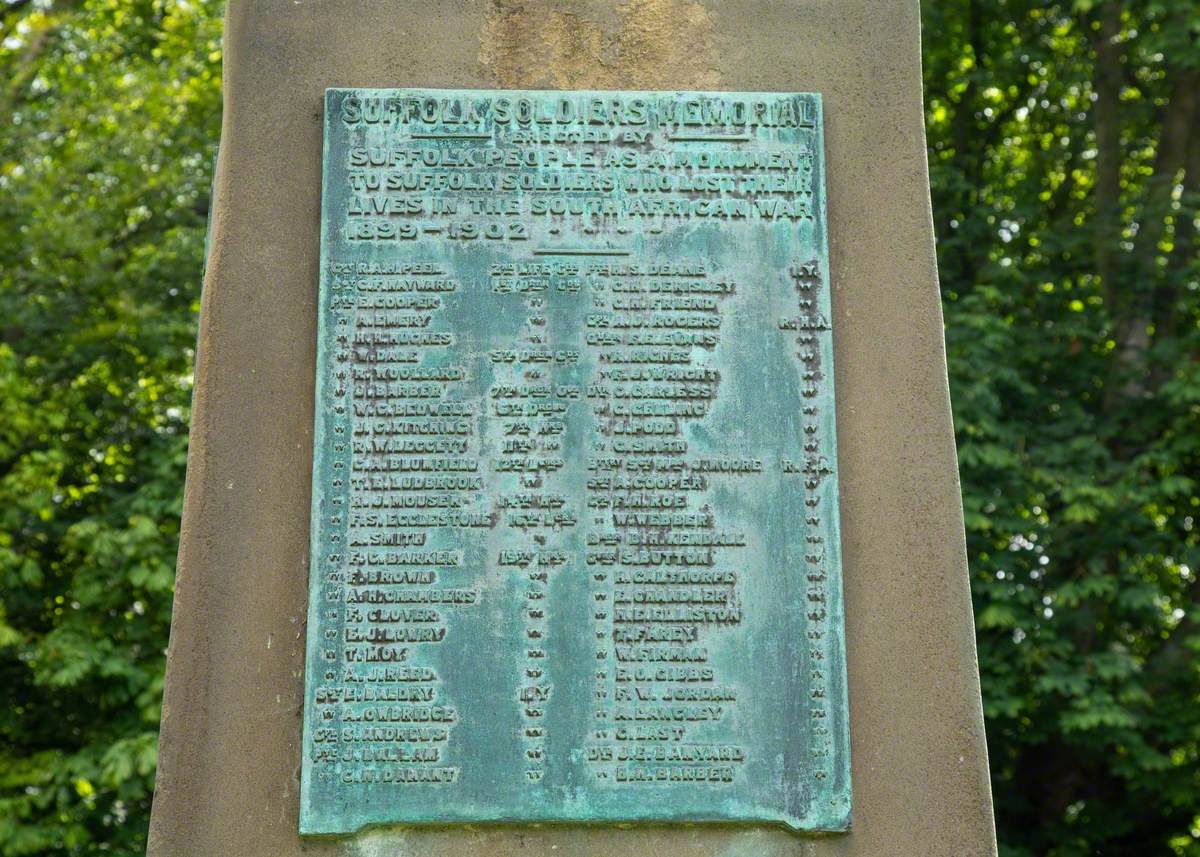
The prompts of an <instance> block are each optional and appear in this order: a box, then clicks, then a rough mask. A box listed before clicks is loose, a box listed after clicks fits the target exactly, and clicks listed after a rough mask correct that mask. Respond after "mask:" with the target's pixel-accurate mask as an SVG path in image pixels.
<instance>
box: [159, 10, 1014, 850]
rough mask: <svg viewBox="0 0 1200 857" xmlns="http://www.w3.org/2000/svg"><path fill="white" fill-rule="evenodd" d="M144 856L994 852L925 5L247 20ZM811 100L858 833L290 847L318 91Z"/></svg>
mask: <svg viewBox="0 0 1200 857" xmlns="http://www.w3.org/2000/svg"><path fill="white" fill-rule="evenodd" d="M228 20H229V24H228V28H227V32H226V57H227V64H226V113H225V119H224V122H225V127H224V134H223V143H222V147H221V155H220V163H219V169H218V178H217V185H216V197H215V200H214V203H215V208H214V219H213V242H212V254H211V258H210V264H209V270H208V273H207V278H206V283H205V292H204V298H203V302H204V306H203V314H202V323H201V333H200V340H199V353H198V366H197V388H196V402H195V405H196V407H195V413H194V423H193V445H192V451H191V459H190V466H189V475H188V488H187V495H186V500H185V511H184V529H183V537H182V544H181V552H180V568H179V579H178V586H177V595H176V613H175V621H174V626H173V630H172V642H171V652H170V654H171V665H170V668H169V674H168V682H167V692H166V699H165V711H164V724H163V741H162V748H161V757H160V773H159V782H158V790H157V795H156V801H155V810H154V817H153V821H152V830H151V846H150V853H151V854H152V855H156V856H157V857H177V855H228V854H264V855H265V854H269V855H272V857H289V855H299V854H302V853H303V854H330V855H347V857H348V856H349V855H385V854H386V855H422V857H425V855H433V857H437V855H463V854H498V855H504V854H520V853H534V854H556V855H557V854H564V855H585V854H597V855H599V854H604V855H613V857H632V855H649V854H658V853H662V854H671V855H688V857H691V855H694V857H701V855H705V856H706V857H707V855H729V857H741V856H742V855H747V857H751V855H752V857H772V855H785V854H811V855H818V854H828V855H833V854H839V855H862V857H867V855H870V857H878V855H896V856H897V857H909V855H914V854H920V855H945V857H951V855H953V857H959V855H989V854H993V853H994V840H993V836H992V829H991V805H990V796H989V792H988V782H987V770H986V752H985V749H984V741H983V731H982V717H981V712H980V707H979V697H978V681H977V677H976V670H975V661H974V643H973V632H972V627H971V616H970V601H969V597H968V590H967V578H966V568H965V550H964V544H963V537H962V522H961V509H960V501H959V496H958V482H957V478H956V467H955V456H954V446H953V434H952V431H951V424H950V411H949V401H948V394H947V389H946V376H945V362H944V361H945V358H944V351H943V346H942V331H941V314H940V308H939V302H938V292H937V286H936V271H935V267H934V256H933V243H932V228H931V219H930V216H929V210H928V192H927V176H926V171H925V151H924V138H923V129H922V113H921V90H920V68H919V52H918V21H919V18H918V15H917V7H916V3H915V2H897V3H889V4H880V3H875V2H871V0H803V2H787V3H784V2H748V1H747V2H741V1H740V0H739V2H724V3H718V2H715V0H706V2H688V1H687V0H643V2H629V3H620V4H612V3H608V2H598V0H595V2H591V1H590V0H576V2H570V3H560V2H551V0H540V1H539V0H528V2H494V3H482V2H479V3H476V2H464V1H463V0H457V2H446V3H437V4H431V3H410V2H404V3H396V2H383V0H353V2H351V0H329V2H325V3H321V4H309V3H303V2H301V3H296V2H292V0H256V2H254V3H250V2H239V0H232V2H231V3H230V7H229V19H228ZM331 86H334V87H336V86H360V87H396V86H409V87H459V88H472V87H474V88H489V87H497V86H508V87H530V88H537V87H544V88H555V87H571V88H579V89H589V88H604V87H620V88H624V89H637V88H651V89H652V88H658V89H733V90H746V91H807V92H818V93H820V94H821V95H822V97H823V100H824V104H825V121H826V152H827V156H828V160H827V189H828V208H829V253H830V269H829V270H830V272H831V283H830V286H831V297H832V315H833V326H834V328H835V331H836V333H835V336H834V350H835V365H836V386H837V390H838V402H837V413H838V421H837V442H838V451H839V467H838V469H839V483H840V488H841V513H842V514H841V523H842V545H843V565H844V569H845V612H846V644H847V668H848V690H849V707H850V715H851V743H852V749H853V768H852V779H853V786H854V818H853V826H852V830H851V832H849V833H847V834H838V835H834V836H831V837H826V838H819V839H810V838H805V837H798V836H796V835H795V834H793V833H790V832H788V831H785V830H782V829H773V828H766V827H712V826H691V827H678V826H665V825H653V826H647V827H638V828H635V829H616V828H613V827H585V826H554V827H546V828H539V829H527V828H522V829H513V828H511V827H505V826H493V827H482V828H479V827H477V828H472V829H463V828H454V827H447V828H407V829H398V828H397V829H388V828H383V829H376V830H372V831H369V832H366V833H363V834H359V835H356V836H354V837H350V838H346V839H339V840H309V841H304V840H302V839H301V837H300V836H299V834H298V832H297V831H298V826H299V779H300V765H301V745H302V740H301V732H302V711H303V700H304V662H305V658H304V641H305V614H306V607H307V592H308V585H307V575H308V525H309V499H310V481H309V480H310V474H311V450H312V449H313V435H312V425H313V421H312V418H313V403H314V393H313V378H314V376H315V359H316V353H315V343H316V333H315V331H316V324H317V306H318V300H317V283H318V277H319V260H318V252H317V248H318V245H319V234H320V230H319V222H320V185H321V183H320V165H321V118H322V94H323V92H324V90H325V89H326V88H327V87H331Z"/></svg>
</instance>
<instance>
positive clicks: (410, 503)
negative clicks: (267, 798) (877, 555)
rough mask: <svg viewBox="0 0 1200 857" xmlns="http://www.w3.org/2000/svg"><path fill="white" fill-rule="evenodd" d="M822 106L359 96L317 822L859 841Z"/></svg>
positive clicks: (337, 110)
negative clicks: (647, 824) (717, 827)
mask: <svg viewBox="0 0 1200 857" xmlns="http://www.w3.org/2000/svg"><path fill="white" fill-rule="evenodd" d="M821 115H822V114H821V101H820V98H819V96H817V95H813V94H803V93H747V92H736V93H717V92H703V93H700V92H547V91H537V92H527V91H498V90H497V91H444V90H351V89H332V90H329V91H328V92H327V95H326V104H325V161H324V199H323V218H322V234H321V286H320V318H319V323H318V350H317V354H318V357H317V416H316V440H315V444H316V447H315V456H314V458H315V461H314V469H313V503H312V571H311V585H310V606H309V616H308V673H307V680H306V683H305V720H304V759H303V769H302V788H301V814H300V818H301V821H300V827H301V832H303V833H307V834H336V833H349V832H353V831H356V830H359V829H360V828H362V827H364V826H366V825H370V824H386V823H400V824H414V823H437V822H442V823H446V822H530V823H532V822H637V821H659V822H663V821H670V822H685V821H686V822H706V821H715V822H758V823H771V824H783V825H786V826H788V827H791V828H793V829H796V830H809V831H837V830H844V829H846V828H847V826H848V824H849V816H850V774H849V739H848V723H847V713H846V680H845V656H844V649H845V647H844V639H843V630H842V618H843V608H842V586H841V553H840V543H839V531H838V493H837V451H836V447H835V444H836V438H835V431H834V427H835V423H834V396H833V372H832V355H833V348H832V341H831V337H832V331H831V328H830V318H831V315H830V307H829V266H828V259H827V244H828V236H827V234H826V219H825V195H824V154H823V142H822V118H821Z"/></svg>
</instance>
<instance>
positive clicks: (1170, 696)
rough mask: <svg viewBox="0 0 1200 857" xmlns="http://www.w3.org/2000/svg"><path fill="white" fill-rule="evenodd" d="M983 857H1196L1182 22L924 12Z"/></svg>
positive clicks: (1190, 298) (1196, 501) (1191, 331)
mask: <svg viewBox="0 0 1200 857" xmlns="http://www.w3.org/2000/svg"><path fill="white" fill-rule="evenodd" d="M924 25H925V43H926V57H925V63H926V77H925V80H926V88H927V121H928V129H929V143H930V153H929V155H930V165H931V170H932V184H933V192H934V201H933V202H934V205H933V207H934V213H935V218H936V224H937V233H938V239H939V251H938V252H939V259H940V266H941V276H942V290H943V296H944V305H945V310H946V334H947V340H948V347H949V361H950V370H951V391H952V397H953V402H954V407H955V417H956V428H957V434H958V443H959V454H960V464H961V469H962V477H963V483H964V495H965V496H964V504H965V510H966V517H967V528H968V539H969V551H970V559H971V566H972V585H973V589H974V593H975V599H976V615H977V624H978V637H979V655H980V665H981V670H982V678H983V694H984V707H985V714H986V717H987V725H988V739H989V745H990V752H991V763H992V769H993V785H994V793H995V800H996V810H997V821H998V826H999V831H1000V840H1001V843H1002V851H1003V853H1004V854H1006V855H1010V857H1018V855H1020V857H1025V855H1054V857H1075V855H1080V857H1082V855H1093V854H1103V855H1105V857H1145V855H1171V854H1179V855H1184V854H1186V855H1197V854H1200V817H1198V816H1200V657H1197V655H1198V654H1200V588H1198V587H1197V585H1196V575H1197V572H1198V571H1200V550H1198V545H1197V534H1198V527H1197V520H1196V519H1197V517H1198V516H1200V484H1198V483H1197V480H1198V479H1200V359H1198V358H1200V327H1198V323H1200V254H1198V252H1197V251H1198V249H1200V245H1198V244H1197V220H1196V218H1197V202H1198V201H1200V43H1198V40H1200V6H1198V5H1197V3H1196V0H1075V2H1047V0H944V2H943V0H927V2H926V4H925V8H924Z"/></svg>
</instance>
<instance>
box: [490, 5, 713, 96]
mask: <svg viewBox="0 0 1200 857" xmlns="http://www.w3.org/2000/svg"><path fill="white" fill-rule="evenodd" d="M592 7H593V4H591V3H581V2H574V3H563V2H553V0H491V2H490V4H489V6H488V13H487V17H486V18H485V20H484V24H483V29H482V32H481V33H480V37H479V42H480V46H479V62H480V63H481V64H483V65H484V66H485V67H487V68H488V69H489V70H490V71H491V73H492V74H493V75H494V76H495V78H496V81H497V83H498V84H499V85H500V86H502V87H505V88H511V89H520V88H551V89H668V90H673V89H718V88H720V72H719V71H718V69H717V63H716V61H715V56H716V44H715V41H714V38H713V13H712V12H711V11H709V10H708V9H706V8H705V7H704V5H702V4H701V3H699V2H697V0H627V2H624V3H621V4H620V5H619V6H617V7H616V9H615V12H616V14H615V16H613V15H612V14H611V13H610V14H596V13H595V12H594V11H593V8H592ZM604 19H608V20H604Z"/></svg>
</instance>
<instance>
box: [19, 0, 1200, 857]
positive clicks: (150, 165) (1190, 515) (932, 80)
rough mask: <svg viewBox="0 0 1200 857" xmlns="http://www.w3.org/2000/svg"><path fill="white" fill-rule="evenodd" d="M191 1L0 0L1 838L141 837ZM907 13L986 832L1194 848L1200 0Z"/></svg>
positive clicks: (184, 178) (190, 145) (207, 84)
mask: <svg viewBox="0 0 1200 857" xmlns="http://www.w3.org/2000/svg"><path fill="white" fill-rule="evenodd" d="M634 2H636V0H634ZM221 13H222V8H221V4H220V3H218V2H213V1H212V0H125V2H120V1H119V0H75V2H68V0H62V2H59V0H40V2H37V1H36V0H0V857H16V855H93V854H97V855H98V854H105V855H135V854H141V853H143V852H144V849H145V838H146V827H147V823H148V818H149V811H150V799H151V793H152V790H153V784H154V768H155V760H156V748H157V729H158V717H159V711H160V698H161V691H162V677H163V666H164V655H163V651H164V647H165V646H166V642H167V634H168V626H169V622H170V612H171V593H172V579H173V573H174V562H175V549H176V542H177V537H178V531H179V511H180V499H181V494H182V486H183V477H184V467H185V457H186V449H187V426H188V416H189V402H190V398H191V390H192V374H191V373H192V359H193V356H194V355H193V346H194V341H195V332H196V322H197V317H196V316H197V309H198V295H199V290H200V281H201V270H202V264H203V253H204V235H205V223H206V218H207V215H208V203H209V188H210V183H211V180H212V163H213V156H214V154H215V150H216V145H217V137H218V133H219V123H220V111H221V98H220V85H221V78H220V75H221ZM923 17H924V25H925V48H924V50H925V57H924V60H925V85H926V108H927V121H928V135H929V164H930V173H931V179H932V189H933V208H934V217H935V220H936V227H937V235H938V239H939V244H938V255H939V259H940V266H941V277H942V296H943V301H944V307H945V313H946V337H947V344H948V348H949V361H950V378H951V388H952V394H953V401H954V408H955V425H956V429H957V435H958V444H959V454H960V464H961V469H962V479H963V494H964V496H963V502H964V505H965V509H966V521H967V537H968V542H969V549H970V560H971V575H972V587H973V590H974V597H975V608H976V615H977V619H978V640H979V658H980V668H981V672H982V680H983V697H984V707H985V713H986V716H987V729H988V741H989V747H990V752H991V764H992V779H993V787H994V792H995V800H996V813H997V824H998V827H999V837H1000V842H1001V852H1002V854H1004V855H1006V857H1029V855H1039V857H1040V855H1053V857H1075V856H1076V855H1106V857H1108V855H1111V857H1145V855H1200V657H1198V655H1200V587H1198V586H1197V583H1196V575H1197V570H1198V569H1200V546H1198V530H1197V522H1196V518H1197V516H1198V515H1200V484H1198V480H1200V252H1198V251H1200V240H1198V237H1197V235H1198V233H1197V229H1198V226H1200V224H1198V222H1197V216H1198V212H1197V202H1198V201H1200V6H1198V5H1197V0H1073V2H1048V0H927V2H926V4H925V11H924V14H923ZM880 143H881V145H886V141H880ZM914 857H918V856H917V855H914Z"/></svg>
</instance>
